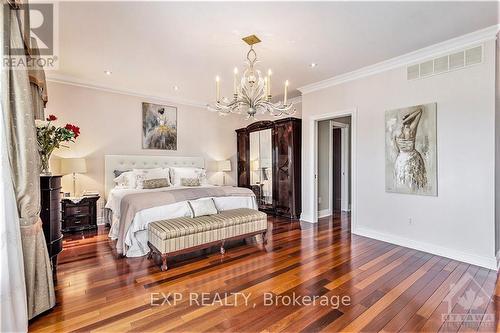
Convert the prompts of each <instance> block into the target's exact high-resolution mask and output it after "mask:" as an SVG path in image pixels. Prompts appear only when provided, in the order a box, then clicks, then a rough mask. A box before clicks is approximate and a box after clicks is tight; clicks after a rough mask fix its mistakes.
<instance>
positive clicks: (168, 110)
mask: <svg viewBox="0 0 500 333" xmlns="http://www.w3.org/2000/svg"><path fill="white" fill-rule="evenodd" d="M142 148H143V149H165V150H177V108H175V107H173V106H166V105H158V104H152V103H142Z"/></svg>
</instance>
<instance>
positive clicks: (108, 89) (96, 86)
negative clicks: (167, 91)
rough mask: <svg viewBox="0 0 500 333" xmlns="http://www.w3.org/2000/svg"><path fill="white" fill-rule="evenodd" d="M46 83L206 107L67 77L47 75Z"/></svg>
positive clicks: (188, 101)
mask: <svg viewBox="0 0 500 333" xmlns="http://www.w3.org/2000/svg"><path fill="white" fill-rule="evenodd" d="M47 81H50V82H56V83H62V84H67V85H71V86H76V87H83V88H88V89H94V90H100V91H105V92H109V93H113V94H120V95H127V96H133V97H139V98H142V99H144V100H156V101H163V102H169V103H173V104H178V105H187V106H194V107H199V108H204V109H205V108H206V106H207V104H206V103H202V102H198V101H193V100H188V99H184V98H179V97H172V96H159V95H158V96H156V95H148V94H142V93H137V92H135V91H132V90H128V89H114V88H111V87H107V86H104V85H101V84H97V83H94V82H91V81H86V80H81V79H78V78H76V77H73V76H69V75H62V74H55V73H50V74H49V73H47Z"/></svg>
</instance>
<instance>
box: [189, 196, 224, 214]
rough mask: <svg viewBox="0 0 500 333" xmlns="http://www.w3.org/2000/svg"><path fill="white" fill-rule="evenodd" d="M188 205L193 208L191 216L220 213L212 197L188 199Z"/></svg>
mask: <svg viewBox="0 0 500 333" xmlns="http://www.w3.org/2000/svg"><path fill="white" fill-rule="evenodd" d="M188 206H189V209H190V210H191V217H198V216H205V215H215V214H218V213H219V212H218V211H217V207H215V202H214V200H213V199H212V198H210V199H199V200H193V201H188Z"/></svg>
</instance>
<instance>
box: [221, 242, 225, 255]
mask: <svg viewBox="0 0 500 333" xmlns="http://www.w3.org/2000/svg"><path fill="white" fill-rule="evenodd" d="M224 253H226V250H225V249H224V241H222V242H221V244H220V254H224Z"/></svg>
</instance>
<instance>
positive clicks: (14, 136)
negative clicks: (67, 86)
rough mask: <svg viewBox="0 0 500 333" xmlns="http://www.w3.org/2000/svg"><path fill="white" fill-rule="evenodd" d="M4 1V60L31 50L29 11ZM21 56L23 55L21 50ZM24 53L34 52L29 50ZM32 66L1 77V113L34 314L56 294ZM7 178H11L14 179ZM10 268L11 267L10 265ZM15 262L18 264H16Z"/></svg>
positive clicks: (30, 313)
mask: <svg viewBox="0 0 500 333" xmlns="http://www.w3.org/2000/svg"><path fill="white" fill-rule="evenodd" d="M5 4H6V3H5V0H2V5H3V8H2V14H1V16H0V21H1V22H0V23H1V24H2V25H1V26H2V28H3V29H4V31H3V32H2V33H1V34H0V38H1V39H2V46H3V50H2V52H3V54H2V57H3V59H2V60H4V59H5V58H6V57H14V56H13V55H12V54H11V49H15V48H23V47H24V48H25V49H26V50H28V49H29V44H30V42H31V41H30V40H29V39H27V38H26V36H27V34H26V33H25V32H26V30H25V29H24V27H26V26H29V24H26V23H27V22H26V20H27V19H28V17H27V16H26V15H25V16H24V17H21V15H20V11H18V10H16V6H17V4H16V3H13V2H10V3H9V4H10V6H9V5H7V6H6V5H5ZM25 13H26V11H25ZM23 20H24V22H23ZM23 23H24V24H23ZM23 36H24V37H25V38H23ZM16 57H19V56H18V55H16ZM24 57H29V55H28V51H26V54H25V55H24ZM28 71H29V69H28V68H19V67H17V68H15V69H13V68H2V72H1V77H0V78H1V87H2V89H1V94H2V118H3V124H4V126H5V137H6V141H7V142H6V145H5V146H6V147H7V155H8V163H5V162H4V160H3V159H2V168H4V167H9V168H10V173H11V177H10V181H11V182H12V188H13V190H14V194H15V199H16V207H17V215H18V222H19V224H18V228H19V229H20V235H21V244H22V253H23V257H22V258H19V262H23V263H24V265H23V266H24V281H25V292H26V299H25V301H26V302H27V317H28V318H29V319H31V318H33V317H34V316H36V315H38V314H40V313H42V312H44V311H46V310H48V309H50V308H51V307H53V306H54V305H55V294H54V285H53V280H52V269H51V266H50V261H49V257H48V253H47V246H46V243H45V237H44V234H43V230H42V223H41V220H40V217H39V212H40V177H39V174H40V159H39V155H38V143H37V140H36V129H35V118H34V112H35V109H34V102H33V96H32V90H31V87H30V81H29V75H28ZM0 139H1V138H0ZM5 164H7V166H5ZM5 181H6V182H8V181H9V179H5ZM7 185H8V184H7ZM6 199H8V198H6ZM6 223H7V224H12V223H14V221H12V220H9V221H6ZM10 268H11V267H8V268H7V269H9V270H10ZM12 268H13V269H15V267H12ZM3 269H5V268H3ZM17 272H18V270H17ZM13 274H14V273H13ZM3 292H4V290H3V285H2V293H3ZM17 296H19V295H17ZM3 311H4V310H3V306H2V325H4V322H5V320H4V317H3V316H4V313H3ZM26 319H27V318H26ZM2 331H3V329H2Z"/></svg>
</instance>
